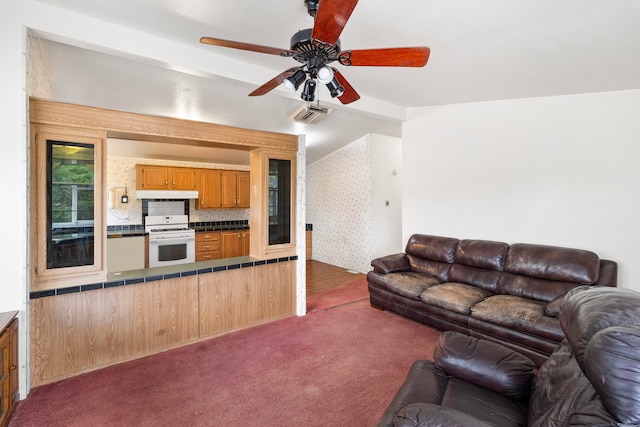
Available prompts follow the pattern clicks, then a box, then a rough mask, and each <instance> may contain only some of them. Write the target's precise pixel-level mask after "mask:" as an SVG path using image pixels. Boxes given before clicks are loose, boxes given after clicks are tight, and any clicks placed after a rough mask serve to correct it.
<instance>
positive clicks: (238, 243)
mask: <svg viewBox="0 0 640 427" xmlns="http://www.w3.org/2000/svg"><path fill="white" fill-rule="evenodd" d="M250 237H251V236H250V233H249V230H234V231H221V232H220V248H221V255H222V258H233V257H237V256H248V255H249V244H250V243H249V242H250Z"/></svg>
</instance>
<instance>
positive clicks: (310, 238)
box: [306, 230, 313, 259]
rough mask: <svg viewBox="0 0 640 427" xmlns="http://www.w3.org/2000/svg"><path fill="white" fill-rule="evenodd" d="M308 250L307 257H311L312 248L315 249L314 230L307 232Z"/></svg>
mask: <svg viewBox="0 0 640 427" xmlns="http://www.w3.org/2000/svg"><path fill="white" fill-rule="evenodd" d="M306 237H307V241H306V251H307V259H311V256H312V249H313V231H311V230H307V232H306Z"/></svg>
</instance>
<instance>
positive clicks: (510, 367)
mask: <svg viewBox="0 0 640 427" xmlns="http://www.w3.org/2000/svg"><path fill="white" fill-rule="evenodd" d="M433 358H434V363H435V364H436V366H437V367H439V368H440V369H442V370H443V371H445V372H446V373H447V374H448V375H451V376H454V377H456V378H460V379H462V380H465V381H467V382H470V383H472V384H476V385H479V386H482V387H484V388H487V389H489V390H491V391H495V392H497V393H499V394H500V395H503V396H507V397H509V398H511V399H516V400H524V399H526V398H527V397H529V389H530V386H531V380H532V379H533V376H534V374H535V371H534V368H535V364H534V363H533V361H532V360H531V359H529V358H528V357H526V356H523V355H522V354H520V353H517V352H515V351H512V350H509V349H508V348H506V347H504V346H502V345H499V344H495V343H492V342H490V341H486V340H479V339H478V338H474V337H470V336H467V335H464V334H460V333H456V332H445V333H443V334H442V335H441V336H440V339H439V340H438V344H437V345H436V348H435V351H434V353H433Z"/></svg>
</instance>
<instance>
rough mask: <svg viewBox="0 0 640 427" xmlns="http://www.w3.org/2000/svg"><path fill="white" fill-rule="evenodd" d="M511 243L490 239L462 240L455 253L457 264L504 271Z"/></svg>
mask: <svg viewBox="0 0 640 427" xmlns="http://www.w3.org/2000/svg"><path fill="white" fill-rule="evenodd" d="M508 248H509V245H507V244H506V243H503V242H494V241H490V240H470V239H467V240H461V241H460V243H459V244H458V248H457V250H456V255H455V263H456V264H464V265H468V266H469V267H477V268H483V269H487V270H495V271H502V269H503V267H504V258H505V256H506V254H507V249H508Z"/></svg>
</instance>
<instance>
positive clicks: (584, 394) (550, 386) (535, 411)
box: [528, 340, 617, 427]
mask: <svg viewBox="0 0 640 427" xmlns="http://www.w3.org/2000/svg"><path fill="white" fill-rule="evenodd" d="M607 414H608V411H607V410H606V408H605V406H604V404H603V402H602V399H601V398H600V397H599V396H598V393H597V392H596V390H595V388H594V387H593V385H592V384H591V382H590V381H589V379H588V378H587V377H586V376H585V375H584V374H583V373H582V370H581V369H580V367H579V366H578V364H577V362H576V360H575V358H574V354H573V351H572V350H571V346H570V345H569V343H568V342H567V340H564V341H562V342H561V343H560V345H559V346H558V348H557V349H556V350H555V351H554V352H553V354H552V355H551V356H550V357H549V359H547V361H546V362H545V363H544V364H543V365H542V366H541V367H540V369H539V371H538V373H537V375H536V376H535V378H534V379H533V384H532V387H531V395H530V398H529V424H528V425H529V427H565V426H587V425H594V426H595V425H602V426H607V425H611V426H615V425H616V424H617V421H615V420H613V419H612V418H611V417H610V416H609V418H608V422H607V418H606V417H607ZM587 419H590V420H591V421H594V420H596V419H597V420H600V422H585V421H586V420H587ZM579 421H582V422H579Z"/></svg>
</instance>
